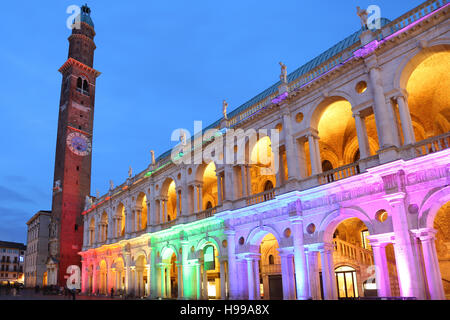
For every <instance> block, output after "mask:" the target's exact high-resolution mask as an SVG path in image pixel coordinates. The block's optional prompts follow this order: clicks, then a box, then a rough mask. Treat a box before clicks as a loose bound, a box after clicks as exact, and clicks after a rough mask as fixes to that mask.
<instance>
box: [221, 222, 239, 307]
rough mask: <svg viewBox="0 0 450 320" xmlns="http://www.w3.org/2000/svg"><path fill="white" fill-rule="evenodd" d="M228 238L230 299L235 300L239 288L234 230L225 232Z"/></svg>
mask: <svg viewBox="0 0 450 320" xmlns="http://www.w3.org/2000/svg"><path fill="white" fill-rule="evenodd" d="M224 233H225V234H226V236H227V251H228V252H227V253H228V283H229V288H230V290H229V293H228V295H229V299H230V300H235V299H237V298H238V294H239V287H238V280H237V269H236V254H235V250H236V244H235V235H236V232H235V231H234V230H225V232H224Z"/></svg>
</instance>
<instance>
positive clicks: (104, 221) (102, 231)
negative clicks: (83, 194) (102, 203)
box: [99, 211, 108, 243]
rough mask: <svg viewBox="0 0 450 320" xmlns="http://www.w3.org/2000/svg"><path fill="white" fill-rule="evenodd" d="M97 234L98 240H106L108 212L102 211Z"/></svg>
mask: <svg viewBox="0 0 450 320" xmlns="http://www.w3.org/2000/svg"><path fill="white" fill-rule="evenodd" d="M99 231H100V233H99V236H100V239H99V240H100V242H102V243H104V242H106V239H108V214H107V213H106V212H105V211H103V213H102V216H101V219H100V228H99Z"/></svg>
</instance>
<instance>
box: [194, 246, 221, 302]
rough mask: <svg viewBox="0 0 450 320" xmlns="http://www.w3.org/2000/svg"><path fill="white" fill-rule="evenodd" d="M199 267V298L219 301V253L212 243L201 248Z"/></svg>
mask: <svg viewBox="0 0 450 320" xmlns="http://www.w3.org/2000/svg"><path fill="white" fill-rule="evenodd" d="M200 261H201V262H202V264H201V266H200V273H201V279H199V281H200V282H201V283H200V285H199V287H200V288H201V291H202V293H201V296H202V297H203V299H220V296H221V284H220V272H221V270H220V263H219V251H218V250H217V247H216V246H215V245H214V244H212V243H207V244H205V245H204V246H203V248H202V250H201V252H200Z"/></svg>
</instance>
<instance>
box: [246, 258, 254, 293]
mask: <svg viewBox="0 0 450 320" xmlns="http://www.w3.org/2000/svg"><path fill="white" fill-rule="evenodd" d="M245 260H246V261H247V279H248V300H255V299H256V290H255V275H254V267H253V261H254V260H253V258H252V257H246V258H245Z"/></svg>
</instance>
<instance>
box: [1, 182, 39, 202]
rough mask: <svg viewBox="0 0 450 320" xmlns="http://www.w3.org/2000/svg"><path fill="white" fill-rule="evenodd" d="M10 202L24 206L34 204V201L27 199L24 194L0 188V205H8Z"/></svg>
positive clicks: (3, 187)
mask: <svg viewBox="0 0 450 320" xmlns="http://www.w3.org/2000/svg"><path fill="white" fill-rule="evenodd" d="M11 202H15V203H18V202H19V203H26V204H30V203H32V204H33V203H36V202H35V200H33V199H30V198H28V195H27V194H26V193H21V192H19V191H16V190H13V189H11V188H8V187H5V186H0V204H4V203H8V204H9V203H11Z"/></svg>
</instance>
